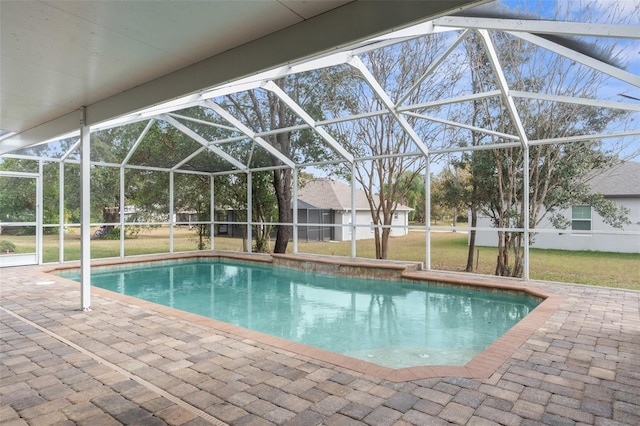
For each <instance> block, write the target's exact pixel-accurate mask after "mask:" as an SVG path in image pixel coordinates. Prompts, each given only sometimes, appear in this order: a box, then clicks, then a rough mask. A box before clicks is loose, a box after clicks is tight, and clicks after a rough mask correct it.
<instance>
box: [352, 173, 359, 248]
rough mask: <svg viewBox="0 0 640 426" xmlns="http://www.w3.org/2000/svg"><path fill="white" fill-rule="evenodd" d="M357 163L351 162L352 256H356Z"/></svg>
mask: <svg viewBox="0 0 640 426" xmlns="http://www.w3.org/2000/svg"><path fill="white" fill-rule="evenodd" d="M357 230H358V228H356V165H355V163H351V257H356V254H357V251H356V231H357Z"/></svg>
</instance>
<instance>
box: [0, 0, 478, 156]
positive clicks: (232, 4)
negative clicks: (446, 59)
mask: <svg viewBox="0 0 640 426" xmlns="http://www.w3.org/2000/svg"><path fill="white" fill-rule="evenodd" d="M487 1H488V0H439V1H365V0H355V1H348V0H335V1H334V0H329V1H292V0H279V1H276V0H263V1H190V0H185V1H167V2H159V1H148V2H146V1H109V2H85V1H60V0H51V1H46V0H45V1H31V0H20V1H10V0H2V1H0V28H1V30H0V31H1V33H0V53H1V61H0V67H1V68H0V83H1V84H0V129H1V130H2V131H6V132H9V133H7V134H4V136H2V135H1V134H0V154H3V153H8V152H11V151H14V150H17V149H20V148H24V147H28V146H30V145H33V144H37V143H41V142H43V141H45V140H49V139H52V138H55V137H59V136H62V135H64V134H67V133H70V132H74V131H76V130H77V129H78V128H79V126H80V118H81V115H80V112H79V111H80V109H81V108H82V107H85V108H86V115H85V117H86V124H87V125H89V126H92V125H95V124H98V123H102V122H105V121H107V120H112V119H114V118H117V117H120V116H122V115H125V114H130V113H132V112H136V111H141V110H143V109H145V108H148V107H150V106H154V105H159V104H162V103H165V102H167V101H171V100H174V99H178V98H184V97H185V96H188V95H194V100H195V98H197V97H198V96H199V95H198V94H199V93H201V92H202V91H203V90H205V89H209V88H215V87H219V86H221V85H223V84H225V83H229V82H232V81H236V80H238V79H241V78H243V77H247V76H251V75H255V74H256V73H259V72H263V71H265V70H272V69H275V68H278V67H282V66H286V65H287V64H292V63H299V62H300V60H301V59H304V58H311V57H314V56H318V55H320V54H322V53H330V52H332V51H334V50H335V49H337V48H339V47H344V46H346V45H351V44H353V43H356V42H358V41H363V40H365V39H368V38H371V37H373V36H375V35H379V34H382V33H386V32H390V31H393V30H397V29H399V28H403V27H406V26H408V25H411V24H414V23H416V22H420V21H424V20H426V19H428V18H434V17H438V16H444V15H446V14H449V13H451V12H456V11H460V10H462V9H464V8H467V7H471V6H475V5H478V4H481V3H486V2H487ZM181 102H184V99H182V100H181Z"/></svg>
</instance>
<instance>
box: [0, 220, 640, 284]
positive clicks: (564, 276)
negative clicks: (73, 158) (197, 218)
mask: <svg viewBox="0 0 640 426" xmlns="http://www.w3.org/2000/svg"><path fill="white" fill-rule="evenodd" d="M76 232H77V231H76ZM64 238H65V252H64V260H65V261H69V260H77V259H79V258H80V236H79V235H78V234H77V233H75V234H74V233H68V234H65V235H64ZM3 239H6V240H10V241H11V242H13V243H14V244H15V245H16V251H17V252H18V253H28V252H30V251H31V252H32V251H33V250H34V247H35V238H34V237H33V236H24V237H15V236H0V240H3ZM197 247H198V237H197V235H196V233H195V231H190V230H188V229H187V228H177V229H175V230H174V246H173V250H174V252H184V251H192V250H197ZM215 248H216V249H218V250H231V251H242V240H240V239H237V238H224V237H216V238H215ZM288 250H289V251H292V250H293V243H290V244H289V247H288ZM298 251H299V252H300V253H314V254H326V255H336V256H350V255H351V242H350V241H346V242H304V241H299V243H298ZM168 252H169V230H168V229H166V228H158V229H154V230H151V231H144V232H141V233H139V234H138V235H137V236H135V237H130V238H127V239H126V240H125V255H127V256H130V255H138V254H151V253H168ZM477 253H478V254H479V260H478V261H477V265H476V266H477V267H476V270H475V272H477V273H481V274H488V275H491V274H493V272H494V269H495V261H496V256H497V250H496V249H495V248H492V247H479V248H477ZM356 254H357V256H358V257H364V258H373V257H375V250H374V246H373V240H372V239H371V240H360V241H358V242H357V244H356ZM119 255H120V242H119V241H117V240H96V239H94V240H92V241H91V256H92V258H104V257H118V256H119ZM58 257H59V239H58V236H57V235H46V236H45V237H44V252H43V259H44V262H45V263H48V262H56V261H57V260H58ZM389 259H392V260H410V261H419V262H424V261H425V236H424V232H421V231H412V232H410V233H409V235H407V236H403V237H393V238H391V240H390V245H389ZM466 259H467V234H466V233H453V232H433V233H432V234H431V268H432V269H435V270H445V271H463V270H464V267H465V265H466ZM530 262H531V265H530V276H531V279H537V280H547V281H560V282H571V283H579V284H589V285H600V286H609V287H619V288H626V289H634V290H640V254H639V253H635V254H624V253H599V252H584V251H582V252H573V251H562V250H539V249H531V252H530Z"/></svg>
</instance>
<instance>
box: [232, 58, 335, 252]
mask: <svg viewBox="0 0 640 426" xmlns="http://www.w3.org/2000/svg"><path fill="white" fill-rule="evenodd" d="M327 73H329V74H330V71H322V70H321V71H314V72H308V73H300V74H296V75H293V76H288V77H285V78H280V79H278V80H276V81H275V83H276V84H277V86H278V87H279V88H280V89H282V90H283V91H284V92H285V93H286V94H287V95H288V96H289V97H290V98H291V99H292V100H293V101H294V102H295V103H296V104H297V105H299V106H300V107H301V108H303V109H304V110H305V111H306V112H307V113H308V114H310V115H311V116H312V117H313V118H314V119H315V120H321V119H323V115H322V111H321V109H320V105H321V104H322V101H323V100H326V99H327V96H328V94H329V93H330V92H331V88H330V87H329V88H327V87H326V84H325V83H323V82H326V81H327V80H330V78H327V75H326V74H327ZM227 100H228V103H226V104H225V107H226V109H227V110H228V111H230V112H232V114H233V115H234V116H235V117H239V118H241V119H242V120H243V121H244V123H246V124H247V125H248V126H249V127H250V128H251V129H254V131H262V132H264V131H268V130H274V129H286V128H290V127H292V126H295V125H300V124H303V121H302V120H301V118H300V117H299V116H298V115H297V114H296V113H295V111H293V110H292V109H291V108H289V106H287V104H286V102H285V101H283V99H282V98H280V97H279V96H277V95H276V94H275V93H274V92H272V91H261V90H259V89H256V90H251V91H248V92H244V93H239V94H235V95H229V96H227ZM264 139H265V140H266V141H267V142H268V143H269V144H270V145H271V146H273V147H274V148H276V149H277V150H278V152H280V153H281V154H283V155H284V156H285V157H287V158H289V159H291V160H293V161H294V162H297V163H304V162H309V161H323V160H326V159H327V158H328V156H329V155H331V153H330V152H328V151H327V150H326V148H325V147H324V145H325V142H324V141H323V140H322V139H321V138H320V137H319V135H318V134H317V133H316V132H314V131H313V130H311V129H303V130H296V131H283V132H279V133H276V134H272V135H269V136H266V137H265V138H264ZM252 155H254V156H255V157H256V158H255V159H254V160H253V161H256V162H258V163H259V164H262V163H264V161H265V160H264V158H265V157H266V158H267V159H268V160H267V161H268V163H269V165H270V166H276V167H278V168H276V169H274V170H273V172H272V185H273V193H272V194H273V195H275V200H276V202H277V215H278V222H279V223H280V225H277V226H276V242H275V246H274V252H276V253H285V252H286V249H287V245H288V243H289V240H290V239H291V231H292V229H291V226H290V225H284V224H285V223H291V222H292V220H293V216H292V211H291V201H292V179H293V178H292V172H293V170H292V169H291V168H289V167H281V166H283V162H282V161H281V160H280V159H279V158H278V157H277V156H276V155H273V154H271V153H268V152H267V151H264V150H257V151H253V150H252ZM257 183H258V185H256V186H255V187H254V191H253V193H254V201H256V200H257V199H259V200H260V202H259V203H258V204H257V205H254V207H255V210H256V213H257V214H258V216H262V217H263V218H264V219H267V218H268V212H273V210H271V209H269V208H268V206H267V205H266V204H263V203H266V202H267V201H268V200H269V198H270V195H269V194H270V192H269V191H268V190H267V187H266V186H264V185H262V183H264V181H263V180H262V179H259V180H258V181H257ZM261 191H262V193H261ZM256 197H258V198H256ZM258 212H259V213H258ZM264 231H265V232H266V231H267V229H266V228H265V229H264ZM260 246H261V247H262V244H260Z"/></svg>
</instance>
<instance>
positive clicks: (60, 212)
mask: <svg viewBox="0 0 640 426" xmlns="http://www.w3.org/2000/svg"><path fill="white" fill-rule="evenodd" d="M58 170H59V173H58V188H59V192H60V196H59V198H58V217H59V220H58V222H59V223H60V228H59V229H60V230H59V232H58V263H62V262H64V161H60V163H58Z"/></svg>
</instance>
